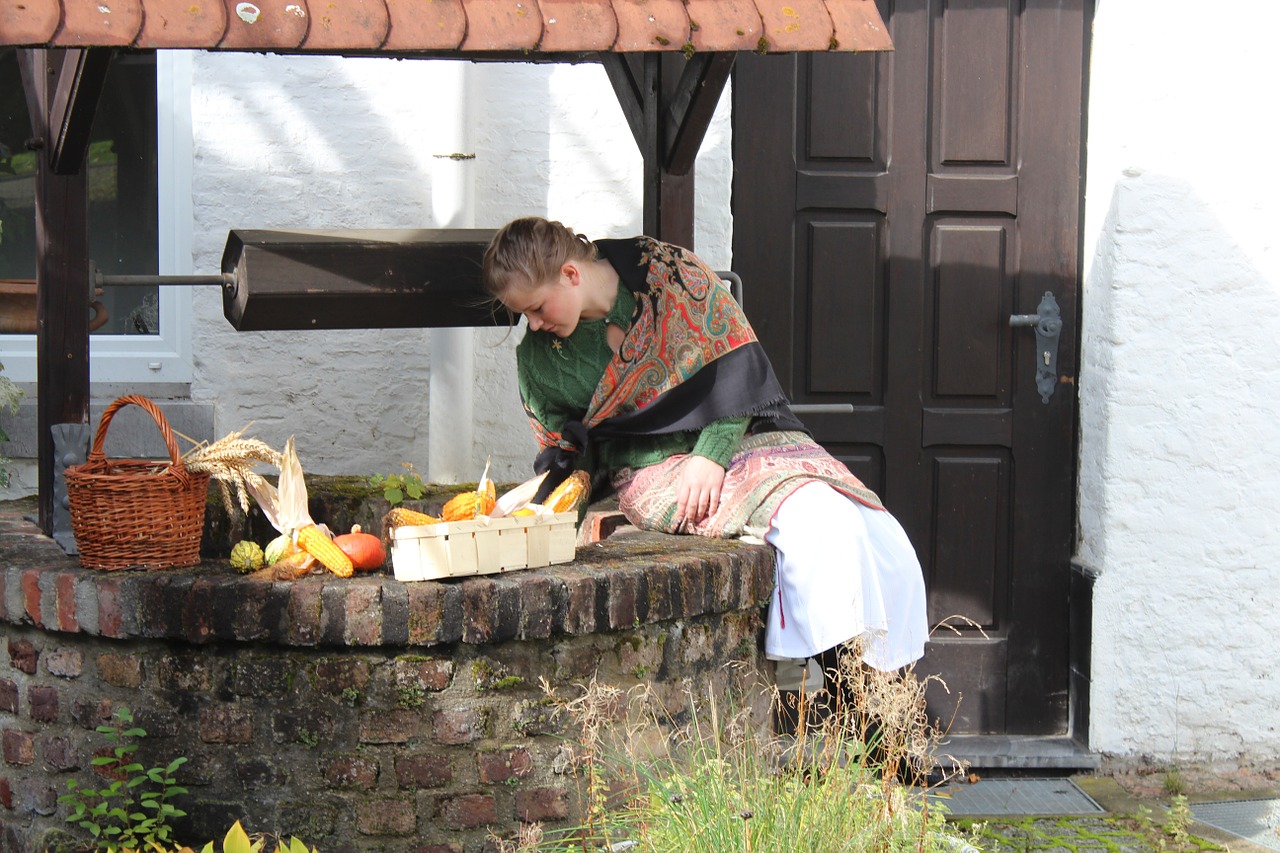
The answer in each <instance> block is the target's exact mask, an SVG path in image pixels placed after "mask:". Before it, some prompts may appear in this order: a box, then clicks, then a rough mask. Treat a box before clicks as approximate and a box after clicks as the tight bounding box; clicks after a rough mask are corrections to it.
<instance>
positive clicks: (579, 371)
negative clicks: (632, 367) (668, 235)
mask: <svg viewBox="0 0 1280 853" xmlns="http://www.w3.org/2000/svg"><path fill="white" fill-rule="evenodd" d="M635 307H636V301H635V296H633V295H632V293H631V291H630V290H628V289H627V288H625V287H619V288H618V298H617V300H615V301H614V304H613V308H612V310H610V312H609V315H608V316H607V317H605V318H604V319H602V320H583V321H580V322H579V323H578V327H577V328H576V329H574V331H573V334H571V335H569V337H567V338H557V337H556V336H555V335H552V334H550V333H548V332H534V331H526V332H525V336H524V338H523V339H522V340H521V341H520V343H519V345H518V346H517V347H516V365H517V375H518V377H519V383H520V396H521V397H522V398H523V399H524V401H525V405H526V406H528V407H529V408H530V409H531V410H532V411H533V413H534V415H535V416H536V417H537V418H538V419H539V420H540V421H542V423H543V424H545V425H546V426H547V427H549V428H551V429H553V430H555V431H556V432H560V431H561V430H562V428H563V426H564V424H565V423H566V422H567V421H570V420H581V419H582V417H583V416H584V415H585V414H586V412H587V406H588V405H590V403H591V395H592V394H593V393H594V392H595V389H596V385H597V384H598V383H599V381H600V377H601V376H603V375H604V371H605V368H606V367H608V365H609V360H610V359H611V358H612V357H613V350H612V349H610V347H609V342H608V339H607V337H606V327H607V326H608V324H609V323H613V324H614V325H616V326H618V327H620V328H621V329H623V330H624V331H626V330H628V329H630V328H631V318H632V315H633V314H634V312H635ZM750 423H751V418H749V417H741V418H725V419H723V420H718V421H715V422H713V423H711V424H708V425H707V426H705V427H703V428H702V429H701V430H695V431H692V432H676V433H667V434H663V435H641V436H627V437H614V438H600V439H594V438H593V439H592V442H591V446H590V448H589V451H588V453H586V454H584V455H583V457H582V458H580V459H579V460H578V467H579V468H583V469H585V470H587V471H588V472H590V473H591V474H592V475H593V479H595V476H597V475H602V474H605V475H607V474H611V473H613V472H615V471H617V470H619V469H621V468H641V467H644V466H645V465H653V464H656V463H658V462H661V461H663V460H664V459H667V458H669V457H671V456H673V455H675V454H677V453H693V454H696V455H698V456H705V457H706V458H708V459H710V460H712V461H714V462H716V463H717V464H719V465H720V466H721V467H722V468H726V469H727V468H728V467H729V462H730V461H731V460H732V459H733V454H734V453H735V452H736V451H737V449H738V444H739V442H741V441H742V437H743V436H744V435H745V434H746V432H747V427H748V425H749V424H750Z"/></svg>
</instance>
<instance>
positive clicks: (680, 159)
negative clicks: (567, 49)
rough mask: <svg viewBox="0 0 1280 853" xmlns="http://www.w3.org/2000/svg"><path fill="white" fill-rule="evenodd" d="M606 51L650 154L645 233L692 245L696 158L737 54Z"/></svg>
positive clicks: (621, 98) (635, 131) (621, 97)
mask: <svg viewBox="0 0 1280 853" xmlns="http://www.w3.org/2000/svg"><path fill="white" fill-rule="evenodd" d="M600 59H601V63H602V64H603V65H604V68H605V71H606V73H607V74H608V75H609V80H610V82H611V83H612V84H613V89H614V92H615V94H616V95H617V97H618V102H619V104H620V105H621V106H622V112H623V115H625V116H626V118H627V123H628V124H629V125H630V127H631V133H632V135H633V136H634V137H635V139H636V144H637V145H638V146H639V147H640V154H641V156H642V157H643V158H644V233H646V234H648V235H649V236H651V237H657V238H658V239H659V240H666V241H668V242H671V243H676V244H679V245H681V246H685V247H686V248H690V249H692V248H693V237H694V174H693V173H694V169H693V166H694V160H695V158H696V157H697V153H698V149H699V148H700V147H701V145H702V139H703V137H704V136H705V135H706V131H707V126H708V124H709V123H710V121H711V116H712V114H713V113H714V111H715V107H716V103H717V102H718V101H719V99H720V94H721V92H723V91H724V85H725V82H726V81H727V80H728V79H729V75H730V73H731V72H732V70H733V61H734V56H733V54H731V53H723V54H722V53H711V54H697V55H695V56H693V57H691V58H689V59H686V58H685V57H684V56H683V55H681V54H671V53H647V54H644V55H643V56H642V57H640V58H629V57H627V56H625V55H622V54H602V55H601V57H600Z"/></svg>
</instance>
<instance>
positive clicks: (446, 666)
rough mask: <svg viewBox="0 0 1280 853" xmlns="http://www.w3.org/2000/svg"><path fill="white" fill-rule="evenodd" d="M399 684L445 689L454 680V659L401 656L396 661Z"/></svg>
mask: <svg viewBox="0 0 1280 853" xmlns="http://www.w3.org/2000/svg"><path fill="white" fill-rule="evenodd" d="M395 673H396V674H395V680H396V684H397V685H404V686H406V687H421V688H422V689H423V690H437V691H438V690H444V689H445V688H446V687H448V686H449V682H451V681H452V680H453V661H451V660H443V659H439V658H431V659H418V658H399V659H397V660H396V663H395Z"/></svg>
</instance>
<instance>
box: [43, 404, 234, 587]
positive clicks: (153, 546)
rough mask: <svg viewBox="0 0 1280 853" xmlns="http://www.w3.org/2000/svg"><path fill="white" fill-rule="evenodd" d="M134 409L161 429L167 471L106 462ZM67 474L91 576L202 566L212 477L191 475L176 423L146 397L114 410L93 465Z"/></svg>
mask: <svg viewBox="0 0 1280 853" xmlns="http://www.w3.org/2000/svg"><path fill="white" fill-rule="evenodd" d="M129 405H133V406H141V407H142V408H143V409H144V410H146V412H147V413H148V414H150V415H151V417H152V418H153V419H154V420H155V422H156V425H157V426H158V427H160V432H161V434H162V435H163V436H164V443H165V447H167V448H168V449H169V463H168V464H165V463H164V462H157V461H148V460H144V459H124V460H117V461H111V460H109V459H107V458H106V455H105V454H104V453H103V451H102V445H103V443H104V442H105V441H106V439H107V428H108V427H110V426H111V419H112V418H113V417H114V416H115V413H116V412H118V411H119V410H120V409H122V408H124V407H125V406H129ZM65 474H66V481H67V498H68V501H69V503H70V509H71V529H72V531H73V532H74V533H75V537H76V547H77V549H78V550H79V552H80V565H82V566H84V567H85V568H86V569H108V570H112V569H125V568H132V567H137V568H148V569H168V568H173V567H175V566H194V565H195V564H197V563H199V562H200V537H201V535H202V534H203V533H204V508H205V497H206V496H207V494H208V491H209V475H208V474H205V473H199V474H196V473H191V472H189V471H187V469H186V466H184V465H183V464H182V457H181V455H180V454H179V453H178V445H177V442H175V441H174V437H173V430H171V429H170V428H169V422H168V421H167V420H165V417H164V414H163V413H162V412H161V411H160V409H159V408H158V407H157V406H156V404H155V403H153V402H151V401H150V400H148V399H147V398H146V397H142V396H138V395H133V394H131V395H128V396H125V397H121V398H119V399H118V400H116V401H115V402H114V403H112V404H111V405H110V406H107V409H106V411H104V412H103V413H102V420H101V421H99V423H98V432H97V434H96V435H95V436H94V438H93V448H92V449H91V450H90V451H89V458H88V460H87V461H86V462H85V463H84V464H83V465H74V466H72V467H70V468H67V470H66V472H65Z"/></svg>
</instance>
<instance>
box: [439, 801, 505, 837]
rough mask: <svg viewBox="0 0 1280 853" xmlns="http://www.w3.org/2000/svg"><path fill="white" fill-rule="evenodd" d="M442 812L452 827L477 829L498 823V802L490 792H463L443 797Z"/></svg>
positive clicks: (448, 825)
mask: <svg viewBox="0 0 1280 853" xmlns="http://www.w3.org/2000/svg"><path fill="white" fill-rule="evenodd" d="M440 813H441V815H442V816H443V817H444V824H445V826H447V827H449V828H450V829H476V828H478V827H481V826H488V825H489V824H493V823H497V821H498V802H497V800H495V799H494V798H493V796H492V795H490V794H462V795H460V796H456V797H443V798H441V800H440Z"/></svg>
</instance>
